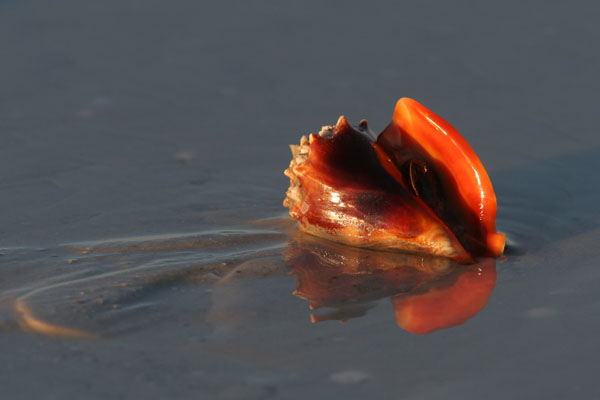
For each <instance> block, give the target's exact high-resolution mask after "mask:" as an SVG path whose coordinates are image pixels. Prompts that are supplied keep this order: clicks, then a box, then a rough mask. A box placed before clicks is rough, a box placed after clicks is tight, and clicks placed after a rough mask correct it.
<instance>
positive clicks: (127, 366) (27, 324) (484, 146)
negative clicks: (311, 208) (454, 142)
mask: <svg viewBox="0 0 600 400" xmlns="http://www.w3.org/2000/svg"><path fill="white" fill-rule="evenodd" d="M598 8H599V7H598V6H597V5H596V4H595V3H592V2H587V3H586V2H579V3H578V4H576V5H573V4H572V5H568V6H567V5H562V4H559V3H548V2H531V3H527V4H521V3H520V2H504V3H502V4H497V5H490V4H485V5H484V4H479V3H471V2H458V3H457V2H453V3H452V4H450V3H445V2H420V3H418V4H403V5H401V4H398V3H397V2H383V3H377V4H369V5H367V4H363V3H359V2H355V3H348V2H346V3H339V4H333V3H332V4H331V5H328V6H323V5H320V4H318V2H303V3H302V5H296V6H284V5H281V4H279V3H276V2H253V3H252V4H250V3H248V4H246V3H243V4H239V3H216V2H215V3H214V4H206V3H204V4H199V3H198V2H192V1H184V2H178V3H177V5H169V6H167V5H166V4H164V3H160V2H155V1H151V2H145V3H144V4H143V5H142V4H141V3H138V2H133V1H120V2H117V1H109V2H103V3H101V4H100V3H98V4H83V3H80V2H75V1H72V0H61V1H58V2H53V3H52V4H50V3H44V2H41V1H35V0H33V1H24V2H16V1H7V2H3V3H0V47H1V48H2V49H3V50H4V51H3V57H2V59H3V61H2V63H0V80H1V82H2V85H1V87H2V90H1V91H0V102H1V104H0V138H1V145H0V188H1V191H2V196H0V207H1V209H2V210H3V212H2V214H1V217H0V227H1V228H0V254H1V255H0V335H1V336H2V338H1V343H2V354H3V362H2V363H0V385H1V387H2V391H3V393H4V394H5V395H6V396H7V398H15V399H28V398H40V397H43V398H90V399H93V398H138V397H142V396H144V397H146V398H174V399H176V398H182V399H183V398H224V399H228V398H234V399H237V398H240V399H242V398H243V399H254V398H255V399H262V398H282V399H306V398H311V397H313V398H344V399H352V398H357V399H358V398H389V397H395V398H410V399H430V398H444V399H454V398H456V399H464V398H498V399H503V398H542V397H543V398H565V397H575V398H594V397H598V396H599V395H600V386H599V385H598V383H597V382H596V381H597V378H596V375H597V373H596V372H595V368H596V364H597V359H598V357H600V345H599V341H598V339H597V337H598V331H599V329H600V319H599V318H598V317H597V315H598V312H599V311H600V295H599V294H598V290H597V287H598V283H599V280H600V272H598V269H597V265H598V263H599V262H600V250H598V246H597V243H598V240H599V239H600V229H599V223H600V212H599V211H598V207H597V204H598V203H599V202H600V175H599V174H597V172H596V171H598V169H599V168H600V158H599V157H598V156H597V154H598V150H599V149H600V136H599V135H598V132H597V122H596V121H597V118H598V117H597V112H596V104H597V99H596V94H597V93H598V89H599V87H598V86H599V81H598V79H597V71H598V68H599V58H598V52H597V46H596V43H598V39H599V37H598V36H599V35H598V28H597V23H596V18H595V15H596V14H597V12H598ZM402 96H408V97H413V98H416V99H418V100H419V101H421V102H422V103H424V104H425V105H427V106H428V107H430V108H431V109H432V110H434V111H435V112H437V113H439V114H440V115H442V116H443V117H445V118H446V119H448V120H449V121H450V122H451V123H452V124H453V125H455V126H456V127H457V128H458V130H459V131H460V132H461V133H462V134H463V135H464V136H465V138H466V139H467V140H468V141H469V143H470V144H471V145H472V147H473V148H474V149H475V151H476V152H477V154H478V155H479V157H480V158H481V160H482V161H483V163H484V165H485V166H486V168H487V169H488V172H489V175H490V177H491V179H492V182H493V183H494V187H495V190H496V194H497V197H498V203H499V212H498V227H499V230H501V231H504V232H506V233H507V236H508V238H509V243H510V247H509V249H508V251H507V255H506V259H502V260H498V261H497V262H496V263H495V265H493V266H492V265H486V266H484V267H482V268H483V269H482V270H483V271H486V274H487V275H485V276H486V277H487V278H486V279H487V280H486V281H477V280H476V279H474V278H473V276H470V275H468V274H467V273H466V272H463V271H457V270H456V267H455V266H452V265H445V264H443V263H442V264H439V263H436V262H435V261H432V260H427V261H423V260H421V259H419V260H414V259H410V258H401V257H400V258H398V257H396V258H394V257H392V258H387V257H382V256H379V255H377V256H374V255H373V254H372V252H369V251H359V250H348V249H343V248H339V247H336V246H333V247H332V245H330V244H327V243H324V242H319V241H317V242H311V240H314V239H310V238H305V237H302V235H299V233H298V232H297V230H296V228H295V226H294V223H293V222H292V221H290V220H289V218H287V217H286V210H285V209H284V208H283V207H282V206H281V202H282V200H283V197H284V193H285V189H286V188H287V185H288V179H287V178H286V177H285V176H284V175H283V169H284V168H285V167H286V166H287V164H288V163H289V158H290V154H289V149H288V147H287V146H288V144H289V143H296V142H297V141H298V138H299V136H300V135H302V134H305V133H308V132H311V131H315V130H318V129H319V128H320V127H321V126H322V125H324V124H329V123H333V122H335V120H336V119H337V117H338V116H339V115H340V114H344V115H346V116H347V117H348V118H349V120H350V121H351V122H353V123H357V122H358V121H360V119H362V118H366V119H368V121H369V124H370V126H371V127H372V128H373V130H375V131H379V130H381V129H382V128H383V127H384V126H385V125H386V124H387V123H388V122H389V120H390V117H391V114H392V111H393V106H394V104H395V101H396V100H397V99H398V98H399V97H402ZM307 241H308V244H307ZM340 259H345V260H360V263H356V264H355V270H353V271H354V272H352V273H351V274H350V273H342V272H341V271H339V270H336V269H335V268H336V267H335V265H336V262H337V261H336V260H340ZM395 264H401V265H416V264H420V265H421V266H423V265H426V266H427V268H425V269H423V268H422V269H421V270H419V272H418V273H417V272H414V270H413V269H411V270H408V269H404V270H401V269H393V268H390V267H389V266H390V265H395ZM315 265H317V266H319V267H320V268H319V269H317V270H316V272H315V270H314V269H311V268H313V267H314V266H315ZM323 271H325V272H323ZM364 271H367V272H369V273H368V274H365V273H364ZM373 271H375V272H373ZM390 271H391V272H390ZM403 274H405V275H403ZM359 275H362V276H361V277H359ZM365 276H368V277H369V279H367V280H365ZM332 277H336V279H338V278H339V282H341V283H339V284H338V285H337V286H336V289H335V291H329V292H325V293H324V292H323V291H322V288H323V287H328V285H326V284H324V283H323V282H326V281H328V280H330V279H331V278H332ZM461 285H462V286H461ZM462 287H469V288H471V289H472V290H473V293H475V292H477V291H479V292H477V293H481V295H480V296H479V297H477V298H474V299H473V301H471V302H468V303H469V304H471V305H472V308H469V309H467V308H468V307H467V305H464V306H461V307H463V308H461V310H462V313H458V312H457V313H456V315H455V318H454V319H452V320H444V321H442V322H443V323H442V322H440V324H441V325H436V329H435V330H432V331H431V332H430V333H426V334H425V333H423V332H417V330H418V329H416V328H414V327H415V326H416V325H414V324H413V325H411V324H410V322H407V321H409V318H408V317H409V316H411V315H412V316H414V315H416V314H410V315H409V313H408V311H407V310H409V309H410V310H423V308H419V305H422V304H425V303H426V302H427V301H430V300H431V296H432V293H435V294H436V295H439V297H440V298H441V299H448V298H453V297H452V296H453V295H454V293H456V290H459V289H457V288H462ZM461 290H462V289H461ZM428 296H429V297H428ZM444 296H445V297H444ZM436 299H437V297H436ZM477 302H479V303H477ZM475 303H476V304H475ZM439 304H445V303H439ZM310 306H312V307H313V309H310ZM319 307H320V308H319ZM411 307H412V308H411ZM454 311H456V308H455V309H454ZM423 312H424V311H421V314H419V315H426V316H425V317H422V318H423V319H427V320H431V319H432V318H434V317H435V313H434V312H433V311H432V310H431V308H430V309H426V314H423ZM414 313H416V311H414ZM448 313H450V314H452V312H451V311H448V312H446V314H445V315H447V314H448ZM417 314H418V313H417ZM415 318H417V319H418V316H417V317H415ZM340 320H343V321H345V322H344V323H341V322H340ZM440 321H441V320H440ZM444 324H445V325H444ZM442 325H443V326H442ZM422 329H424V328H422Z"/></svg>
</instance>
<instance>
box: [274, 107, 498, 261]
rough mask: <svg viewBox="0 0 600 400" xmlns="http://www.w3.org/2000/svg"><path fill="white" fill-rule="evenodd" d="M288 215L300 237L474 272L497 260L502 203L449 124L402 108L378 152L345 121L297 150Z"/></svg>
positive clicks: (364, 131) (421, 110) (363, 129)
mask: <svg viewBox="0 0 600 400" xmlns="http://www.w3.org/2000/svg"><path fill="white" fill-rule="evenodd" d="M292 153H293V155H294V158H293V160H292V162H291V164H290V168H288V169H287V170H286V175H287V176H288V177H290V188H289V189H288V192H287V197H286V200H285V201H284V205H286V206H287V207H288V208H289V209H290V215H291V216H292V217H294V218H296V219H297V220H298V221H299V225H300V228H301V229H302V230H304V231H306V232H308V233H311V234H314V235H316V236H319V237H323V238H326V239H330V240H334V241H338V242H341V243H345V244H349V245H353V246H359V247H367V248H374V249H384V250H408V251H411V252H425V253H431V254H435V255H440V256H444V257H449V258H453V259H456V260H459V261H462V262H473V257H477V256H483V255H487V256H498V255H500V254H501V253H502V251H503V248H504V235H502V234H498V233H496V229H495V217H496V196H495V194H494V190H493V188H492V184H491V182H490V180H489V177H488V175H487V172H486V171H485V169H484V167H483V165H482V163H481V161H480V160H479V158H478V157H477V155H476V154H475V152H474V151H473V150H472V149H471V147H470V146H469V145H468V143H467V142H466V141H465V140H464V138H462V136H461V135H460V134H459V133H458V131H456V130H455V129H454V128H453V127H452V126H451V125H450V124H448V123H447V122H446V121H444V120H443V119H442V118H440V117H439V116H437V115H435V114H434V113H433V112H431V111H430V110H428V109H427V108H425V107H424V106H422V105H421V104H419V103H417V102H416V101H414V100H411V99H406V98H403V99H400V100H399V101H398V103H397V105H396V109H395V112H394V117H393V119H392V122H391V123H390V125H388V127H387V128H386V129H385V130H384V131H383V132H382V133H381V134H380V135H379V137H378V138H377V140H376V141H375V142H374V141H373V140H372V139H371V136H370V135H369V131H368V127H367V123H366V121H364V120H363V121H362V122H361V124H360V125H359V126H358V127H356V128H355V127H352V126H350V124H349V123H348V121H347V120H346V119H345V118H344V117H340V119H339V120H338V123H337V124H336V125H335V126H331V127H324V128H323V129H322V130H321V132H320V133H319V134H318V135H315V134H311V135H310V136H309V138H306V137H303V138H302V140H301V142H300V145H299V146H292Z"/></svg>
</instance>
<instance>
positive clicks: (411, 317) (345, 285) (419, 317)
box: [284, 235, 496, 334]
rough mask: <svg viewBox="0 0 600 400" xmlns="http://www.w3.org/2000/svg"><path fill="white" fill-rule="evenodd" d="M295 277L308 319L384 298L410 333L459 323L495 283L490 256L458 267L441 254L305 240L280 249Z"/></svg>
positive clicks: (337, 316) (358, 309) (331, 316)
mask: <svg viewBox="0 0 600 400" xmlns="http://www.w3.org/2000/svg"><path fill="white" fill-rule="evenodd" d="M284 254H285V260H286V263H287V264H288V265H289V266H290V267H291V268H292V270H291V273H292V274H293V275H294V277H295V279H296V290H295V291H294V294H295V295H296V296H298V297H301V298H303V299H306V300H308V302H309V307H310V309H311V310H313V311H314V310H317V309H320V308H330V309H332V310H330V311H326V312H320V313H311V320H312V321H313V322H321V321H327V320H344V321H345V320H347V319H350V318H355V317H358V316H362V315H364V314H365V313H366V312H367V310H368V309H369V308H370V307H372V306H373V305H374V304H375V303H374V302H375V301H377V300H378V299H381V298H385V297H390V296H391V298H392V304H393V305H394V309H395V313H396V319H397V322H398V325H399V326H400V327H401V328H403V329H405V330H407V331H409V332H411V333H415V334H423V333H429V332H433V331H435V330H438V329H444V328H450V327H452V326H455V325H459V324H462V323H463V322H465V321H466V320H467V319H469V318H472V317H473V316H474V315H475V314H477V312H479V311H480V310H481V309H482V308H483V307H484V305H485V303H486V302H487V300H488V299H489V297H490V295H491V293H492V290H493V289H494V285H495V282H496V260H495V259H493V258H487V259H483V260H480V261H478V263H477V264H473V265H458V264H457V263H456V262H454V261H452V260H450V259H448V258H442V257H432V256H429V255H417V254H407V253H393V252H381V251H370V250H364V249H359V248H356V247H350V246H344V245H340V244H336V243H333V242H329V241H325V240H319V239H315V238H310V237H309V236H308V235H306V236H303V237H298V239H297V240H293V241H292V242H291V244H290V247H288V248H287V249H286V250H285V251H284Z"/></svg>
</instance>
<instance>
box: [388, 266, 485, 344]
mask: <svg viewBox="0 0 600 400" xmlns="http://www.w3.org/2000/svg"><path fill="white" fill-rule="evenodd" d="M457 272H458V271H457ZM495 284H496V260H494V259H486V260H484V261H482V262H481V263H479V264H476V265H469V266H463V267H461V268H460V273H459V274H458V276H457V278H456V281H454V283H453V284H452V285H450V286H445V285H440V286H439V287H432V288H429V289H428V290H427V291H426V292H425V293H422V294H399V295H396V296H394V297H392V304H393V305H394V310H395V312H396V321H397V323H398V326H400V327H401V328H402V329H405V330H407V331H409V332H411V333H415V334H424V333H430V332H433V331H436V330H438V329H444V328H449V327H452V326H455V325H460V324H462V323H464V322H465V321H466V320H467V319H469V318H472V317H474V316H475V314H477V313H478V312H479V311H481V309H482V308H483V307H484V306H485V304H486V303H487V301H488V300H489V298H490V295H491V294H492V290H493V289H494V286H495Z"/></svg>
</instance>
